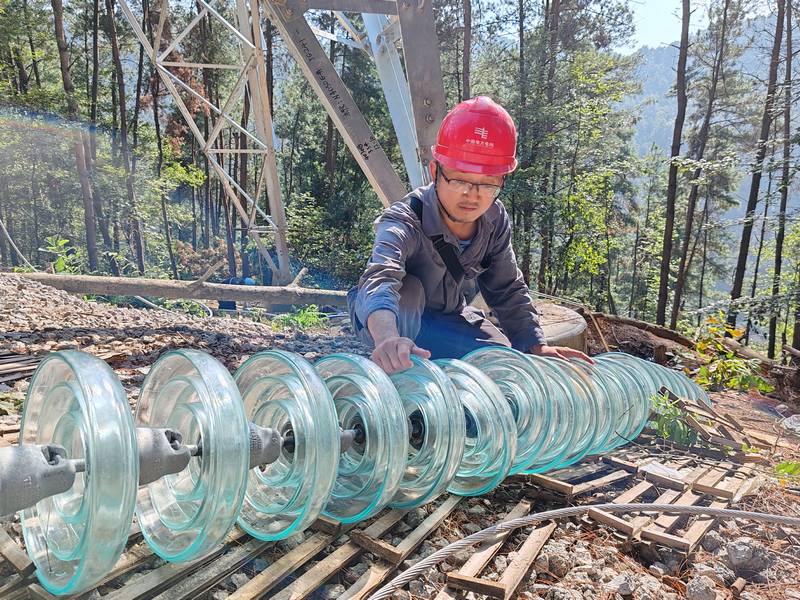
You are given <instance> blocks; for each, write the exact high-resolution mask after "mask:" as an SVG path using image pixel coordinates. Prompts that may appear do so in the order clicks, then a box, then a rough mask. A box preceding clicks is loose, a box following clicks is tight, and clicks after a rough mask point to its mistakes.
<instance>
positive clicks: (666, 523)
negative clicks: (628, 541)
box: [642, 490, 703, 538]
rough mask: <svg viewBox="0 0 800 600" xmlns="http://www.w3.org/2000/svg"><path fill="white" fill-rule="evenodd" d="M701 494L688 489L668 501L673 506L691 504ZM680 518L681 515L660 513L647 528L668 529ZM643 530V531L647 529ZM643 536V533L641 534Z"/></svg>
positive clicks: (696, 501) (698, 498) (698, 499)
mask: <svg viewBox="0 0 800 600" xmlns="http://www.w3.org/2000/svg"><path fill="white" fill-rule="evenodd" d="M702 497H703V496H702V495H701V494H695V493H694V492H693V491H691V490H688V491H686V492H684V493H683V494H681V495H680V497H679V498H678V499H677V500H675V502H670V503H669V504H674V505H675V506H693V505H695V504H697V503H698V502H700V499H701V498H702ZM680 519H681V515H667V514H662V515H660V516H659V517H658V518H657V519H656V520H655V522H654V523H653V526H652V527H648V529H647V530H654V531H662V532H663V531H669V530H671V529H672V528H673V527H675V525H676V524H677V523H678V521H679V520H680ZM647 530H645V531H647ZM642 538H644V534H643V535H642Z"/></svg>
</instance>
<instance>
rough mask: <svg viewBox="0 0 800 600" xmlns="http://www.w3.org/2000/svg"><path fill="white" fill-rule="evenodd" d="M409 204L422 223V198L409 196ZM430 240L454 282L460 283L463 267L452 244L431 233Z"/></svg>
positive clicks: (462, 277)
mask: <svg viewBox="0 0 800 600" xmlns="http://www.w3.org/2000/svg"><path fill="white" fill-rule="evenodd" d="M409 204H410V206H411V210H413V211H414V214H415V215H417V218H418V219H419V222H420V223H422V200H420V199H419V198H418V197H417V196H411V200H410V202H409ZM430 240H431V242H433V247H434V248H436V251H437V252H438V253H439V256H441V257H442V261H444V265H445V267H447V270H448V271H449V272H450V276H451V277H452V278H453V279H454V280H455V282H456V284H458V285H461V282H462V281H463V279H464V267H462V266H461V261H460V260H458V255H457V254H456V250H455V248H454V247H453V245H452V244H448V243H447V242H445V241H444V236H443V235H432V236H431V237H430Z"/></svg>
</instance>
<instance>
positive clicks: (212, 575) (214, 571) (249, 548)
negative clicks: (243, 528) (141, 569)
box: [156, 540, 271, 600]
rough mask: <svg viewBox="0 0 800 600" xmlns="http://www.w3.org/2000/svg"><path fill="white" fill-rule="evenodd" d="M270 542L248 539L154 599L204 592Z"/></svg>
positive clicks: (168, 599)
mask: <svg viewBox="0 0 800 600" xmlns="http://www.w3.org/2000/svg"><path fill="white" fill-rule="evenodd" d="M270 543H271V542H262V541H261V540H250V541H249V542H247V543H246V544H244V545H242V546H239V547H237V548H235V549H234V550H232V551H231V552H229V553H228V554H226V555H225V556H223V557H221V558H220V559H219V560H215V561H214V562H213V563H212V564H210V565H209V566H208V567H207V568H205V569H201V570H200V571H198V572H197V573H195V574H194V575H192V576H190V577H187V578H186V579H184V580H183V581H181V582H179V583H178V584H176V585H174V586H172V587H171V588H169V589H168V590H165V591H164V592H162V593H161V594H160V595H158V596H156V600H187V599H189V598H195V597H197V596H200V595H201V594H204V593H206V592H207V591H209V590H210V589H211V588H212V587H214V586H215V585H217V584H218V583H219V582H221V581H222V580H223V579H225V578H226V577H228V576H229V575H231V574H232V573H235V572H236V571H238V570H239V569H241V568H242V567H243V566H244V565H245V564H247V563H248V562H250V561H251V560H252V559H253V558H255V557H256V556H258V555H260V554H261V553H262V552H264V550H265V549H266V548H267V546H269V545H270Z"/></svg>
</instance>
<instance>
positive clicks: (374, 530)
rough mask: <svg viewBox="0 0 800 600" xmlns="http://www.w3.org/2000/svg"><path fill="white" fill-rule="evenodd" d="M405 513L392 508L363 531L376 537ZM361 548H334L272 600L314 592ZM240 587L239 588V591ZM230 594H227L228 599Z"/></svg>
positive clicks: (298, 599)
mask: <svg viewBox="0 0 800 600" xmlns="http://www.w3.org/2000/svg"><path fill="white" fill-rule="evenodd" d="M403 515H405V511H401V510H393V511H390V512H388V513H386V514H385V515H383V516H382V517H381V518H380V519H378V520H377V521H375V522H374V523H373V524H372V525H370V526H369V527H367V528H366V529H365V530H364V533H366V534H367V535H370V536H372V537H378V536H380V535H383V534H384V533H386V532H387V531H389V530H390V529H391V528H392V527H394V526H395V525H396V524H397V523H398V522H399V521H400V519H402V518H403ZM362 551H363V549H362V548H361V546H359V545H358V544H356V543H355V542H347V543H346V544H344V545H342V546H340V547H339V548H337V549H336V550H334V551H333V552H332V553H331V554H329V555H328V556H326V557H325V558H324V559H322V560H321V561H319V562H318V563H317V564H316V565H314V566H313V567H311V568H310V569H309V570H308V571H306V572H305V573H303V574H302V575H301V576H300V577H299V578H297V579H296V580H295V581H294V582H292V584H291V585H289V586H287V587H286V588H285V589H283V590H281V591H280V592H279V593H277V594H275V595H274V596H273V597H272V599H273V600H301V599H302V598H307V597H308V596H310V595H311V594H313V593H314V591H315V590H317V588H319V587H320V586H321V585H322V584H324V583H325V582H326V581H327V580H328V579H330V578H331V577H332V576H333V575H334V574H336V572H337V571H339V569H341V568H342V567H343V566H345V565H346V564H347V563H349V562H350V561H352V560H353V559H355V558H356V557H357V556H358V555H359V554H361V552H362ZM241 589H242V588H240V589H239V591H241ZM241 597H242V598H253V596H241ZM230 598H232V596H229V599H230Z"/></svg>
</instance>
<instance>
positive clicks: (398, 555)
mask: <svg viewBox="0 0 800 600" xmlns="http://www.w3.org/2000/svg"><path fill="white" fill-rule="evenodd" d="M462 499H463V497H462V496H450V497H449V498H448V499H447V500H445V501H444V502H442V504H441V505H440V506H439V508H437V509H436V510H435V511H433V512H432V513H431V514H430V515H428V517H427V518H426V519H425V520H424V521H422V523H420V524H419V525H418V526H417V528H416V529H414V531H412V532H411V533H409V534H408V535H407V536H406V537H405V539H404V540H403V541H402V542H400V543H399V544H398V545H397V546H392V545H391V544H388V543H386V542H384V541H383V540H379V539H377V536H373V535H369V534H368V533H367V532H366V531H363V532H362V531H354V532H353V534H352V535H351V536H350V538H351V539H352V540H353V541H354V542H356V543H357V544H358V545H359V546H362V547H364V548H365V549H366V550H369V551H370V552H372V553H373V554H375V555H377V556H380V557H381V558H383V559H384V560H387V561H388V562H390V563H392V564H395V565H399V564H400V563H401V562H403V561H404V560H405V559H406V558H407V557H408V555H409V554H411V553H412V552H413V551H414V548H416V547H417V546H419V545H420V544H421V543H422V541H423V540H424V539H425V538H426V537H428V535H430V533H431V532H432V531H433V530H434V529H436V528H437V527H439V525H441V524H442V521H444V520H445V519H446V518H447V516H448V515H449V514H450V513H451V512H453V509H454V508H455V507H456V506H457V505H458V503H459V502H461V500H462Z"/></svg>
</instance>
